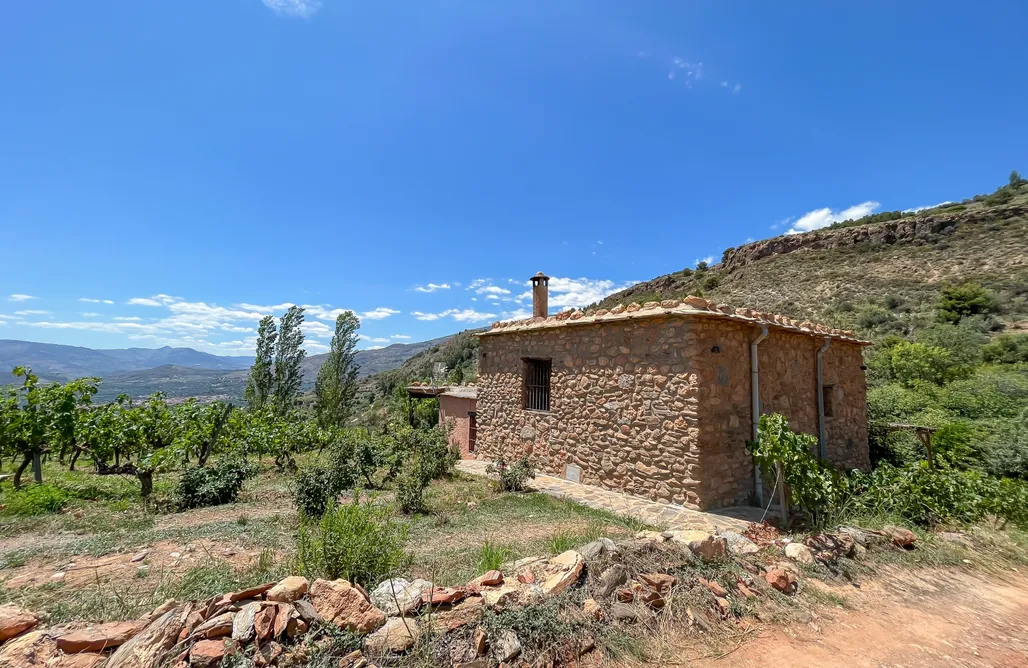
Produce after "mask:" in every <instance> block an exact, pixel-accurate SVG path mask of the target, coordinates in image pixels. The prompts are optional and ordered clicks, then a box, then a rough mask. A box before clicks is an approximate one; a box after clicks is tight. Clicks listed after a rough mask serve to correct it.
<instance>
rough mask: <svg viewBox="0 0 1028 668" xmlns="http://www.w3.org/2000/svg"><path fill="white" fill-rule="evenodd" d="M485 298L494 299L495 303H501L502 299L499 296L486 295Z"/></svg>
mask: <svg viewBox="0 0 1028 668" xmlns="http://www.w3.org/2000/svg"><path fill="white" fill-rule="evenodd" d="M485 298H486V299H492V300H493V301H500V297H499V296H498V295H486V296H485ZM472 299H474V297H472Z"/></svg>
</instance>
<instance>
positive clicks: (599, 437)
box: [476, 273, 870, 509]
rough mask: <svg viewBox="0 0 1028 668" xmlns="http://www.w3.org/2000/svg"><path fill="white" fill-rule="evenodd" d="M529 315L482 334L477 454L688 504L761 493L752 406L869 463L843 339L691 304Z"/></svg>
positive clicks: (540, 285)
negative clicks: (751, 444)
mask: <svg viewBox="0 0 1028 668" xmlns="http://www.w3.org/2000/svg"><path fill="white" fill-rule="evenodd" d="M548 281H549V279H548V278H547V277H546V276H544V275H543V274H541V273H540V274H538V275H536V276H535V277H533V279H532V283H533V312H534V316H533V317H532V318H530V319H527V320H521V321H516V322H506V323H494V324H493V325H492V327H491V328H490V329H489V330H488V331H485V332H483V333H481V334H480V335H479V336H480V349H479V367H478V368H479V377H478V383H477V386H478V406H477V422H478V439H477V448H476V456H477V458H479V459H495V458H498V457H504V458H507V459H515V458H518V457H520V456H522V455H528V456H529V457H530V459H531V460H532V461H533V462H534V464H535V465H536V467H537V468H538V469H539V470H541V471H543V472H546V473H548V474H550V475H555V476H559V477H564V478H567V479H570V480H576V481H580V482H583V483H586V484H591V485H598V486H601V487H605V488H608V489H612V490H617V491H622V492H626V493H629V494H634V495H637V496H643V497H648V498H650V499H653V500H657V501H661V502H665V503H675V504H680V505H684V506H687V507H691V508H696V509H710V508H719V507H725V506H731V505H738V504H744V503H754V502H756V503H761V502H762V501H764V499H765V498H766V496H765V495H766V494H769V493H770V490H769V489H765V488H766V487H767V483H766V482H765V480H762V478H764V477H765V476H760V475H757V474H756V471H755V466H754V463H753V459H752V457H751V456H750V454H749V452H748V451H747V449H746V442H747V441H748V440H751V439H753V438H754V437H755V432H756V421H758V420H759V416H760V414H761V413H762V412H764V413H772V412H778V413H783V414H784V415H786V416H787V417H788V419H789V421H790V423H791V425H792V427H793V429H795V430H797V431H802V432H806V433H809V434H815V435H817V436H818V442H819V443H818V447H819V450H820V454H821V455H822V456H823V457H826V458H827V459H829V460H830V461H832V462H833V463H834V464H835V465H836V466H838V467H840V468H844V469H850V468H860V469H867V468H869V466H870V460H869V456H868V434H867V402H866V383H865V376H864V368H865V367H864V363H863V356H862V352H861V351H862V347H863V346H865V345H868V344H867V342H865V341H860V340H858V339H857V338H856V337H855V336H854V334H853V333H852V332H848V331H840V330H836V329H831V328H828V327H825V326H823V325H815V324H812V323H809V322H797V321H795V320H792V319H790V318H786V317H783V316H780V315H769V314H765V313H760V312H757V311H754V310H752V309H730V308H728V307H727V306H718V305H716V304H714V303H713V302H711V301H709V300H705V299H702V298H698V297H688V298H686V299H685V300H682V301H679V300H667V301H663V302H647V303H646V304H642V305H640V304H630V305H628V306H621V305H619V306H616V307H614V308H612V309H609V310H608V309H599V310H595V311H588V312H582V311H565V312H562V313H560V314H558V315H556V316H549V315H548V310H547V290H548Z"/></svg>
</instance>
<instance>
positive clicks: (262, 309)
mask: <svg viewBox="0 0 1028 668" xmlns="http://www.w3.org/2000/svg"><path fill="white" fill-rule="evenodd" d="M293 306H296V304H294V303H293V302H283V303H281V304H270V305H267V306H261V305H258V304H236V308H241V309H245V310H247V311H257V312H259V313H263V314H264V315H276V314H278V313H284V312H285V311H288V310H289V309H290V308H292V307H293Z"/></svg>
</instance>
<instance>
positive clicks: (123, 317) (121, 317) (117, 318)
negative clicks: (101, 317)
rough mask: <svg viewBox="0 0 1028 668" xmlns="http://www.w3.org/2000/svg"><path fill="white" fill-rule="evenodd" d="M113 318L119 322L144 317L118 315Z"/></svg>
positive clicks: (136, 320)
mask: <svg viewBox="0 0 1028 668" xmlns="http://www.w3.org/2000/svg"><path fill="white" fill-rule="evenodd" d="M111 319H112V320H117V321H118V322H139V321H141V320H142V318H140V317H139V316H135V315H116V316H114V317H113V318H111Z"/></svg>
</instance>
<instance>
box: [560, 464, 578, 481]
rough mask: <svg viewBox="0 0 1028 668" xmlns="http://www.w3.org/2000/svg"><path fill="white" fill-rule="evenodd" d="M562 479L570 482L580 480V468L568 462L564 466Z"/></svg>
mask: <svg viewBox="0 0 1028 668" xmlns="http://www.w3.org/2000/svg"><path fill="white" fill-rule="evenodd" d="M564 479H565V480H570V481H571V482H582V469H581V468H580V467H578V466H575V465H574V464H568V465H567V466H566V467H565V468H564Z"/></svg>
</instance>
